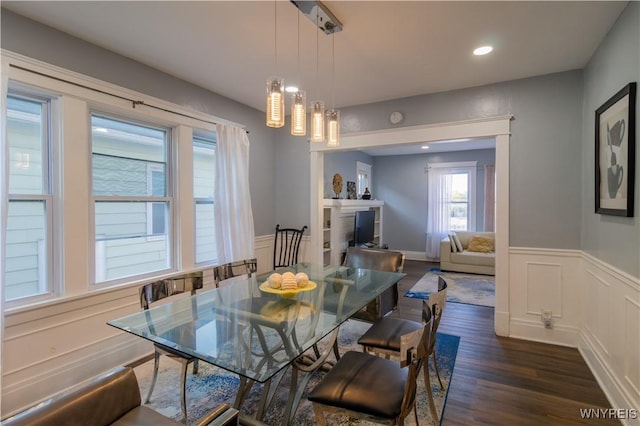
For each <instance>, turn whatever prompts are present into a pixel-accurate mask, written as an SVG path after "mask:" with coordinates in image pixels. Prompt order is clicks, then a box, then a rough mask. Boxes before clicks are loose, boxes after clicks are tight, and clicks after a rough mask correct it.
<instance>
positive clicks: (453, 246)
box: [449, 232, 458, 253]
mask: <svg viewBox="0 0 640 426" xmlns="http://www.w3.org/2000/svg"><path fill="white" fill-rule="evenodd" d="M449 243H450V244H451V253H455V252H457V251H458V246H456V241H455V240H454V239H453V232H451V233H449Z"/></svg>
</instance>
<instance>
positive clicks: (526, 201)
mask: <svg viewBox="0 0 640 426" xmlns="http://www.w3.org/2000/svg"><path fill="white" fill-rule="evenodd" d="M392 111H401V112H403V113H404V116H405V119H404V122H403V123H402V125H403V126H415V125H423V124H434V123H446V122H451V121H460V120H470V119H478V118H486V117H495V116H504V115H513V116H514V120H513V122H512V125H511V129H512V136H511V141H510V164H511V181H510V193H509V202H510V245H511V246H518V247H539V248H557V249H579V248H580V238H581V235H580V215H581V189H582V182H581V177H582V176H581V171H582V161H581V137H582V72H581V71H579V70H577V71H568V72H564V73H557V74H550V75H546V76H540V77H535V78H529V79H523V80H516V81H509V82H504V83H498V84H493V85H488V86H482V87H474V88H470V89H463V90H456V91H450V92H444V93H437V94H431V95H421V96H413V97H409V98H403V99H395V100H391V101H386V102H377V103H373V104H367V105H358V106H353V107H346V108H342V110H341V115H342V119H341V122H342V132H343V134H347V133H353V132H364V131H373V130H380V129H387V128H391V127H394V126H392V125H391V124H390V123H389V114H390V113H391V112H392ZM305 145H308V144H307V143H306V142H301V141H300V140H299V139H295V138H294V137H292V136H288V134H287V133H286V132H284V131H281V132H280V133H278V136H277V141H276V149H277V150H278V153H279V154H278V155H279V156H280V155H286V156H287V161H288V162H289V163H290V164H291V165H292V166H291V168H285V167H279V168H278V177H277V179H278V182H279V183H280V182H286V183H287V187H288V188H290V187H291V186H292V183H291V182H293V181H296V180H302V179H303V178H304V177H306V179H307V181H308V179H309V172H308V167H309V160H308V157H307V156H306V155H307V152H308V146H306V148H307V150H306V151H305V150H304V149H303V146H305ZM294 151H295V154H293V152H294ZM303 154H304V156H303ZM298 155H299V156H298ZM374 167H375V166H374ZM326 178H327V177H326V176H325V179H326ZM329 179H330V177H329ZM378 182H379V181H378V179H377V177H376V171H374V187H375V186H376V185H377V184H378ZM297 184H298V183H296V185H297ZM300 186H304V185H300ZM416 190H418V188H417V187H416V188H413V190H411V191H410V192H411V193H413V192H415V191H416ZM308 192H309V187H308V184H307V185H306V186H304V188H303V189H302V191H301V192H297V193H296V192H287V193H282V194H283V197H282V198H281V197H278V205H279V208H281V209H282V210H279V212H281V211H284V210H285V209H286V210H289V211H291V213H290V214H291V215H301V214H302V211H297V212H294V210H297V209H298V208H299V209H305V204H308V202H309V195H308ZM278 194H281V193H278ZM378 195H380V194H378ZM376 196H377V195H376ZM378 198H382V196H381V195H380V196H379V197H378ZM385 201H386V200H385ZM298 206H299V207H298ZM307 209H308V208H307ZM307 217H308V216H307ZM307 220H308V219H307Z"/></svg>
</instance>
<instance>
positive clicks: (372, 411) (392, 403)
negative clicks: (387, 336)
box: [308, 310, 432, 426]
mask: <svg viewBox="0 0 640 426" xmlns="http://www.w3.org/2000/svg"><path fill="white" fill-rule="evenodd" d="M429 312H430V311H429V310H427V311H426V313H427V315H428V314H429ZM431 330H432V326H431V319H430V318H426V321H425V326H423V327H421V328H419V329H418V330H414V331H411V332H409V333H407V334H404V335H403V336H402V337H401V338H400V354H401V356H400V363H398V362H397V361H395V360H388V359H384V358H380V357H377V356H375V355H371V354H368V353H365V352H355V351H349V352H347V353H346V354H344V355H343V356H342V357H341V358H340V360H339V361H338V362H337V363H336V365H335V366H334V367H333V368H332V369H331V370H329V372H328V373H327V374H326V375H325V376H324V377H323V378H322V380H321V382H320V383H319V384H318V385H317V386H316V387H315V388H314V389H313V390H312V391H311V392H310V393H309V396H308V398H309V400H310V401H311V402H312V403H313V408H314V412H315V416H316V424H318V425H320V426H323V425H324V424H325V418H324V413H325V412H329V413H340V414H345V415H348V416H349V417H354V418H359V419H365V420H369V421H374V422H377V423H384V424H392V425H403V424H404V419H405V418H406V417H407V416H408V415H409V412H410V411H411V409H413V411H414V415H415V418H416V424H418V413H417V410H416V407H415V399H416V388H417V384H416V383H417V376H418V374H419V372H420V368H421V367H422V364H423V363H424V362H425V361H426V359H427V354H426V352H427V348H428V347H429V345H430V344H431V340H432V336H431ZM406 366H408V368H405V367H406Z"/></svg>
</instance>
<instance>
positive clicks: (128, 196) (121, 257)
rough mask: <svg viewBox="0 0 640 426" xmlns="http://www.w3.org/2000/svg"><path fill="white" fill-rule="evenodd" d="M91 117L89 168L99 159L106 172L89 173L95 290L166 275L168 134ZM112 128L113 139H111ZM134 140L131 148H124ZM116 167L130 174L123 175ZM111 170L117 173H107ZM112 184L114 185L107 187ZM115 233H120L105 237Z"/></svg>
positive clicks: (170, 254)
mask: <svg viewBox="0 0 640 426" xmlns="http://www.w3.org/2000/svg"><path fill="white" fill-rule="evenodd" d="M91 118H92V132H91V134H92V149H91V164H92V165H94V166H95V165H96V164H97V163H96V161H97V160H98V159H102V160H103V161H101V163H100V165H101V166H103V167H104V168H101V169H99V170H100V171H99V172H103V173H105V175H103V176H99V175H97V173H99V172H98V171H97V170H96V169H95V168H92V171H91V179H92V195H93V196H92V205H93V211H92V217H93V221H94V226H93V239H94V243H93V247H94V253H93V271H94V273H93V276H94V285H97V286H103V287H109V286H113V285H116V284H119V283H122V282H127V281H130V280H131V279H132V278H136V279H137V278H144V277H147V276H152V275H156V274H158V273H161V272H163V271H168V270H170V269H171V268H172V266H173V265H174V264H175V253H176V252H177V250H176V249H175V241H174V233H173V219H172V218H173V217H174V208H175V207H174V202H173V201H174V200H173V197H172V196H171V193H172V191H171V189H172V181H171V175H172V174H171V173H170V170H171V167H170V164H171V156H170V155H169V153H170V152H171V149H170V148H171V140H170V129H166V128H162V127H158V126H150V125H147V124H145V123H139V122H136V121H132V120H121V119H119V118H115V117H111V116H108V115H104V114H100V113H92V114H91ZM110 124H113V132H112V133H113V134H109V132H110V131H111V129H112V127H109V125H110ZM99 125H104V126H106V127H105V128H100V127H99ZM105 135H106V136H105ZM132 138H133V139H134V141H135V143H131V144H127V143H126V142H127V140H130V139H132ZM97 140H99V142H97V145H96V144H94V142H95V141H97ZM159 143H160V144H161V146H158V144H159ZM145 148H149V149H148V150H145ZM159 149H160V150H159ZM118 164H120V165H123V166H124V167H126V169H127V170H126V171H127V173H129V175H127V176H124V177H123V176H121V174H120V173H118V170H117V167H116V166H117V165H118ZM110 166H111V167H116V168H114V169H113V170H109V167H110ZM109 174H111V177H109ZM110 180H111V181H113V182H115V185H109V181H110ZM140 181H142V182H140ZM123 193H125V194H124V195H123ZM161 212H162V213H161ZM118 221H122V222H120V223H118ZM159 221H160V222H159ZM142 222H144V223H142ZM141 225H142V226H141ZM114 228H120V229H122V233H121V234H104V232H108V231H109V230H113V229H114ZM101 231H102V233H101Z"/></svg>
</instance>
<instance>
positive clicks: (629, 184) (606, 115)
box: [595, 82, 636, 217]
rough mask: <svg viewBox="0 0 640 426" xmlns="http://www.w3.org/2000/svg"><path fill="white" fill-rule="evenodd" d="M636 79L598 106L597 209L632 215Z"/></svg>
mask: <svg viewBox="0 0 640 426" xmlns="http://www.w3.org/2000/svg"><path fill="white" fill-rule="evenodd" d="M635 103H636V83H635V82H634V83H629V84H627V85H626V86H625V87H623V88H622V90H620V91H619V92H618V93H616V94H615V95H613V96H612V97H611V98H610V99H609V100H608V101H607V102H605V103H604V104H603V105H602V106H601V107H600V108H598V109H597V110H596V129H595V140H596V144H595V145H596V147H595V148H596V152H595V163H596V164H595V168H596V173H595V174H596V182H595V190H596V194H595V201H596V209H595V210H596V213H598V214H606V215H613V216H625V217H633V201H634V200H633V193H634V186H633V185H634V179H635V158H636V154H635V149H636V141H635V135H636V129H635Z"/></svg>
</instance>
